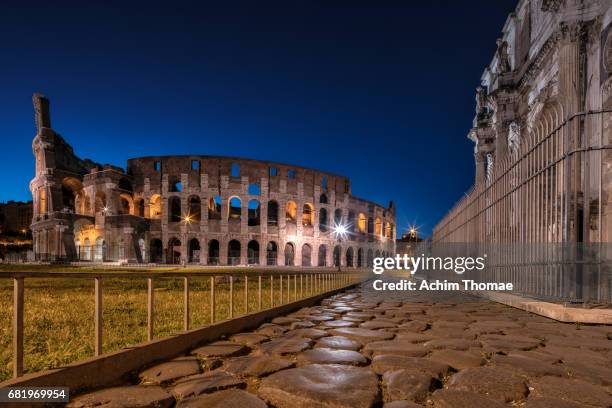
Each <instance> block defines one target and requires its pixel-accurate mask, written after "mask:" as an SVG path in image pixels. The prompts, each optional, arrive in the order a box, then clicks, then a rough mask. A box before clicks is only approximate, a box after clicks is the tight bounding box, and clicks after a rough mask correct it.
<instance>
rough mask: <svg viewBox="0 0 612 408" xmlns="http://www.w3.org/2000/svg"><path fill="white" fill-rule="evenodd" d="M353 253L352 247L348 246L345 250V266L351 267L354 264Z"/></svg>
mask: <svg viewBox="0 0 612 408" xmlns="http://www.w3.org/2000/svg"><path fill="white" fill-rule="evenodd" d="M354 258H355V256H354V253H353V248H352V247H348V248H347V250H346V266H348V267H351V268H352V267H353V266H354V263H353V261H354Z"/></svg>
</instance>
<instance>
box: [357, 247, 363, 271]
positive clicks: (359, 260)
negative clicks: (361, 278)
mask: <svg viewBox="0 0 612 408" xmlns="http://www.w3.org/2000/svg"><path fill="white" fill-rule="evenodd" d="M362 266H363V248H359V249H358V250H357V267H358V268H361V267H362Z"/></svg>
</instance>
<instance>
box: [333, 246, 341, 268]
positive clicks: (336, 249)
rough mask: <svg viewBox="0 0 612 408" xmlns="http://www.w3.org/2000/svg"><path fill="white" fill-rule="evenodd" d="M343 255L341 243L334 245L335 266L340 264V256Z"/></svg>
mask: <svg viewBox="0 0 612 408" xmlns="http://www.w3.org/2000/svg"><path fill="white" fill-rule="evenodd" d="M341 257H342V248H341V247H340V245H336V246H335V247H334V266H336V267H338V266H340V258H341Z"/></svg>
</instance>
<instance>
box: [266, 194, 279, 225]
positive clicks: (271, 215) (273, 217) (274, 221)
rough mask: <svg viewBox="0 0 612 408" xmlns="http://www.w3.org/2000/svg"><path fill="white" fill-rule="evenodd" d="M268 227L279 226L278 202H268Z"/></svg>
mask: <svg viewBox="0 0 612 408" xmlns="http://www.w3.org/2000/svg"><path fill="white" fill-rule="evenodd" d="M268 225H270V226H277V225H278V202H276V201H275V200H270V201H268Z"/></svg>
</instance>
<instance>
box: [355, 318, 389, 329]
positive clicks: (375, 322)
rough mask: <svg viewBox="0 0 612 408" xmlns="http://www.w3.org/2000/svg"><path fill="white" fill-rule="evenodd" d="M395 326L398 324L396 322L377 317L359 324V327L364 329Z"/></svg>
mask: <svg viewBox="0 0 612 408" xmlns="http://www.w3.org/2000/svg"><path fill="white" fill-rule="evenodd" d="M397 326H398V324H397V323H392V322H388V321H381V320H379V319H374V320H369V321H367V322H364V323H361V324H360V325H359V327H363V328H364V329H372V330H377V329H391V328H396V327H397Z"/></svg>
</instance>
